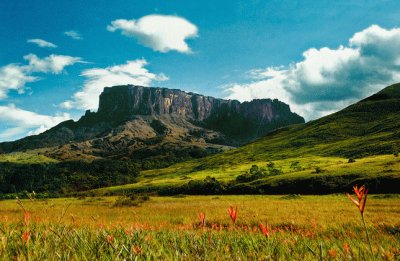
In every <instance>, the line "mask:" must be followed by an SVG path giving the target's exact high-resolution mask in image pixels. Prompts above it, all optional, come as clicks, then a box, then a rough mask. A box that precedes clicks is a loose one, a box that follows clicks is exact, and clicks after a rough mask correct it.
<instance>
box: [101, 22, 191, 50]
mask: <svg viewBox="0 0 400 261" xmlns="http://www.w3.org/2000/svg"><path fill="white" fill-rule="evenodd" d="M107 30H108V31H111V32H115V31H117V30H121V32H122V34H123V35H125V36H129V37H134V38H136V39H137V40H138V42H139V43H140V44H142V45H144V46H146V47H150V48H152V49H153V50H154V51H159V52H162V53H165V52H169V51H178V52H181V53H190V52H191V50H190V47H189V46H188V44H187V43H186V42H185V41H186V39H190V38H195V37H197V36H198V29H197V27H196V26H195V25H194V24H192V23H191V22H189V21H188V20H186V19H184V18H182V17H179V16H172V15H147V16H143V17H141V18H139V19H138V20H135V19H132V20H126V19H118V20H114V21H112V22H111V25H108V26H107Z"/></svg>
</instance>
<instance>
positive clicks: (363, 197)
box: [346, 185, 368, 215]
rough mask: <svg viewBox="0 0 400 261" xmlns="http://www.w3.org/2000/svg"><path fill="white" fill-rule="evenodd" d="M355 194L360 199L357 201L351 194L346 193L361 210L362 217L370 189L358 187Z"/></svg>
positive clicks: (354, 188) (355, 188)
mask: <svg viewBox="0 0 400 261" xmlns="http://www.w3.org/2000/svg"><path fill="white" fill-rule="evenodd" d="M353 190H354V193H355V194H356V197H357V199H358V201H357V200H355V199H354V198H353V197H352V196H350V194H349V193H346V195H347V197H348V198H349V199H350V200H351V201H352V202H353V203H354V204H355V205H356V206H357V207H358V209H359V210H360V213H361V215H362V214H364V209H365V203H366V202H367V195H368V189H366V188H365V186H364V185H363V186H362V187H360V188H358V187H357V185H356V186H354V187H353Z"/></svg>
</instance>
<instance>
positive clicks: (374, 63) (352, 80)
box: [226, 25, 400, 120]
mask: <svg viewBox="0 0 400 261" xmlns="http://www.w3.org/2000/svg"><path fill="white" fill-rule="evenodd" d="M303 57H304V59H303V60H302V61H299V62H297V63H294V64H291V65H289V66H287V67H269V68H267V69H264V70H262V69H261V70H260V69H256V70H252V71H251V72H250V74H251V75H252V76H253V81H252V82H250V83H247V84H231V85H229V86H228V87H227V88H226V90H227V91H228V92H229V93H230V94H229V95H228V98H232V99H238V100H242V101H243V100H251V99H254V98H278V99H280V100H282V101H284V102H286V103H289V104H290V105H291V108H292V109H293V110H294V111H296V112H297V113H299V114H301V115H302V116H304V117H305V118H306V119H307V120H310V119H315V118H318V117H321V116H324V115H327V114H329V113H332V112H335V111H337V110H339V109H342V108H344V107H346V106H347V105H350V104H351V103H354V102H355V101H357V100H359V99H362V98H364V97H366V96H368V95H371V94H372V93H374V92H376V91H378V90H380V89H381V88H383V87H385V86H387V85H390V84H392V83H395V82H399V81H400V29H398V28H394V29H391V30H387V29H384V28H381V27H379V26H377V25H373V26H370V27H368V28H367V29H365V30H363V31H361V32H358V33H356V34H354V36H353V37H352V38H351V39H350V40H349V44H348V46H339V47H338V48H337V49H330V48H327V47H323V48H320V49H315V48H311V49H309V50H306V51H305V52H304V53H303Z"/></svg>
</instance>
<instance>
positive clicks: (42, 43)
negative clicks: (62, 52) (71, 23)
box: [27, 39, 57, 48]
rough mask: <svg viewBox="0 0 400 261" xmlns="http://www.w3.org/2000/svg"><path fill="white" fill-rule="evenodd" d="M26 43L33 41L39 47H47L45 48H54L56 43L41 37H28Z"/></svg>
mask: <svg viewBox="0 0 400 261" xmlns="http://www.w3.org/2000/svg"><path fill="white" fill-rule="evenodd" d="M27 42H28V43H34V44H36V45H37V46H39V47H47V48H56V47H57V45H55V44H53V43H50V42H48V41H45V40H43V39H28V40H27Z"/></svg>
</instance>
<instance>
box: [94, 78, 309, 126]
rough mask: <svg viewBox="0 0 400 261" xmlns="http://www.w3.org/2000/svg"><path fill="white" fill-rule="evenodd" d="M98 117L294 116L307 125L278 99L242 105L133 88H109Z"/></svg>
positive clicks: (265, 119) (267, 119)
mask: <svg viewBox="0 0 400 261" xmlns="http://www.w3.org/2000/svg"><path fill="white" fill-rule="evenodd" d="M97 114H98V116H101V117H103V118H110V117H111V118H114V119H115V117H117V118H118V117H128V118H129V117H131V116H133V115H164V114H173V115H180V116H181V117H185V118H187V119H191V120H193V121H197V122H204V121H207V120H208V119H210V118H213V117H218V115H221V116H227V117H229V116H230V115H235V116H236V117H242V118H246V119H248V120H251V121H262V122H263V123H266V122H271V121H273V120H274V119H278V118H282V117H291V118H292V119H293V120H294V121H293V123H303V122H304V119H303V118H302V117H300V116H298V115H297V114H295V113H292V112H291V111H290V108H289V106H288V105H287V104H285V103H283V102H280V101H278V100H270V99H261V100H253V101H251V102H244V103H240V102H238V101H236V100H223V99H217V98H213V97H208V96H203V95H199V94H194V93H187V92H183V91H181V90H172V89H166V88H151V87H142V86H133V85H126V86H115V87H111V88H109V87H106V88H105V89H104V91H103V93H102V94H101V95H100V102H99V109H98V112H97ZM221 120H223V119H221ZM221 123H222V122H221Z"/></svg>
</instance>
